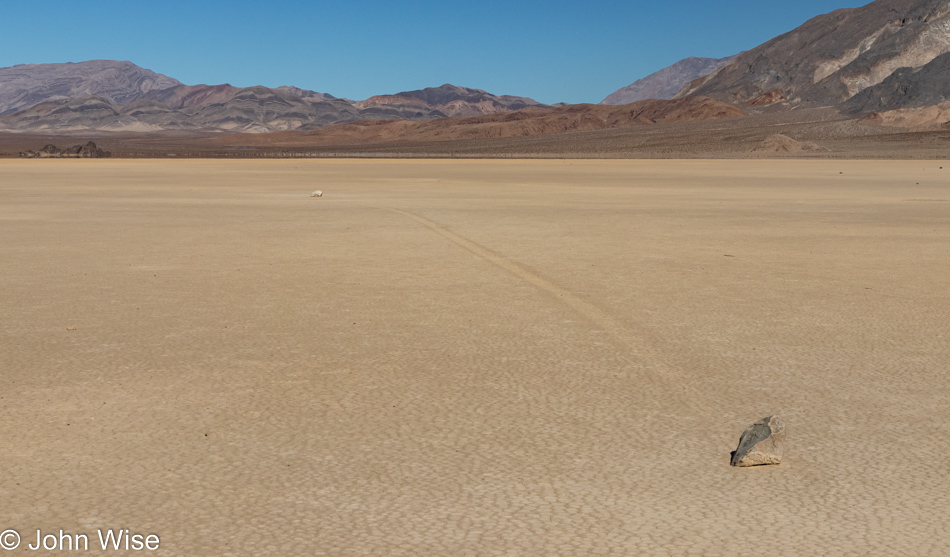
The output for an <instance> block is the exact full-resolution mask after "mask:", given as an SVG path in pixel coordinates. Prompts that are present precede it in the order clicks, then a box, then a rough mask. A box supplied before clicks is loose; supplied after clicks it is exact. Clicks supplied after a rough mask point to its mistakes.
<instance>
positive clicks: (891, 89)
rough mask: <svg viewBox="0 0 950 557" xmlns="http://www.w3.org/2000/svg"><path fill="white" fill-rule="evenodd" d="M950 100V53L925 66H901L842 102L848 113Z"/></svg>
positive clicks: (844, 109)
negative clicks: (882, 79) (880, 80)
mask: <svg viewBox="0 0 950 557" xmlns="http://www.w3.org/2000/svg"><path fill="white" fill-rule="evenodd" d="M947 101H950V52H948V53H945V54H941V55H940V56H938V57H936V58H934V59H933V60H932V61H931V62H930V63H929V64H926V65H925V66H923V67H922V68H919V69H914V68H900V69H898V70H897V71H895V72H894V73H892V74H891V75H889V76H888V77H887V79H885V80H884V81H882V82H881V83H878V84H877V85H874V86H873V87H868V88H867V89H864V90H863V91H861V92H860V93H858V94H857V95H855V96H853V97H851V98H850V99H848V100H847V101H845V102H844V103H843V104H842V105H841V109H842V111H843V112H845V113H847V114H862V113H868V112H883V111H887V110H893V109H895V108H919V107H924V106H933V105H937V104H941V103H944V102H947Z"/></svg>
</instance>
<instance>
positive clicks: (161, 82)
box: [0, 60, 181, 114]
mask: <svg viewBox="0 0 950 557" xmlns="http://www.w3.org/2000/svg"><path fill="white" fill-rule="evenodd" d="M177 85H181V82H179V81H178V80H177V79H172V78H170V77H168V76H165V75H162V74H158V73H155V72H153V71H150V70H146V69H144V68H140V67H138V66H136V65H135V64H133V63H132V62H119V61H115V60H90V61H88V62H78V63H75V64H73V63H68V64H21V65H18V66H13V67H10V68H0V114H7V113H10V112H15V111H17V110H22V109H24V108H29V107H31V106H35V105H37V104H39V103H41V102H44V101H50V100H58V99H75V98H79V97H86V96H91V95H92V96H98V97H101V98H103V99H105V100H106V101H107V102H110V103H114V104H126V103H129V102H132V101H134V100H136V99H138V98H141V97H142V96H144V95H145V94H147V93H149V92H151V91H157V90H161V89H168V88H169V87H175V86H177Z"/></svg>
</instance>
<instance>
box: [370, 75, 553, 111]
mask: <svg viewBox="0 0 950 557" xmlns="http://www.w3.org/2000/svg"><path fill="white" fill-rule="evenodd" d="M353 104H354V106H356V107H357V108H359V109H361V110H363V111H366V112H365V113H367V114H377V115H379V116H390V117H393V118H404V117H405V115H407V114H408V115H412V116H413V117H409V118H406V119H430V118H445V117H446V116H476V115H479V114H495V113H496V112H510V111H512V110H521V109H522V108H547V106H548V105H546V104H541V103H539V102H538V101H536V100H534V99H529V98H527V97H514V96H511V95H500V96H499V95H493V94H491V93H488V92H486V91H482V90H481V89H469V88H468V87H458V86H456V85H450V84H448V83H446V84H445V85H442V86H440V87H427V88H425V89H419V90H416V91H405V92H402V93H396V94H395V95H378V96H375V97H370V98H368V99H366V100H365V101H359V102H356V103H353ZM426 111H428V112H429V115H428V116H423V114H424V113H425V112H426Z"/></svg>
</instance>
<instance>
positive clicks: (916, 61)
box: [0, 0, 950, 135]
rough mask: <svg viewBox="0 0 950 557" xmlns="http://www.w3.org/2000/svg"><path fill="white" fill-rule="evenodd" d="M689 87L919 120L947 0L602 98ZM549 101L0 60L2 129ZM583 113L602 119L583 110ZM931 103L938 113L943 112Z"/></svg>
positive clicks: (944, 46)
mask: <svg viewBox="0 0 950 557" xmlns="http://www.w3.org/2000/svg"><path fill="white" fill-rule="evenodd" d="M696 96H698V97H702V98H705V99H714V100H716V101H718V102H722V103H727V104H731V105H733V106H736V107H737V108H739V110H740V111H741V112H742V113H745V112H746V111H752V112H756V111H775V110H792V109H810V108H818V107H835V109H836V110H838V111H839V112H840V114H841V115H842V116H843V117H847V118H862V117H865V116H866V115H869V114H872V113H873V114H876V115H878V116H875V118H877V120H876V121H878V122H887V121H889V120H888V118H889V117H888V116H887V114H888V113H894V114H897V113H896V112H894V111H901V112H900V115H901V118H902V119H904V120H907V118H908V116H907V114H908V112H907V111H915V110H916V111H918V116H915V118H916V120H914V121H917V120H919V119H920V116H919V114H931V113H933V112H934V111H933V110H929V109H928V107H934V106H938V105H943V104H945V103H948V102H950V2H947V0H876V1H874V2H871V3H870V4H867V5H865V6H862V7H859V8H848V9H841V10H836V11H833V12H831V13H828V14H823V15H819V16H817V17H814V18H812V19H811V20H809V21H807V22H805V23H804V24H802V25H801V26H799V27H798V28H796V29H794V30H792V31H789V32H788V33H784V34H782V35H780V36H778V37H775V38H774V39H772V40H770V41H767V42H765V43H763V44H761V45H759V46H757V47H755V48H752V49H750V50H748V51H746V52H743V53H740V54H738V55H735V56H729V57H726V58H718V59H715V58H696V57H690V58H686V59H684V60H681V61H679V62H677V63H675V64H673V65H671V66H669V67H667V68H664V69H662V70H660V71H658V72H655V73H653V74H651V75H649V76H646V77H644V78H641V79H638V80H636V81H634V82H633V83H632V84H630V85H628V86H626V87H623V88H621V89H619V90H617V91H615V92H614V93H612V94H610V95H608V96H607V97H606V98H605V99H604V100H603V101H601V104H603V105H627V104H629V103H632V102H638V101H643V100H645V99H660V100H665V99H671V100H678V99H685V98H691V97H696ZM704 102H706V101H704ZM577 106H590V105H577ZM657 106H659V105H657ZM671 106H673V105H671ZM560 108H564V107H561V106H560V105H555V106H553V107H552V106H548V105H545V104H542V103H539V102H537V101H535V100H533V99H530V98H527V97H521V96H512V95H494V94H491V93H488V92H486V91H483V90H480V89H472V88H466V87H458V86H455V85H450V84H445V85H442V86H439V87H429V88H425V89H418V90H414V91H404V92H400V93H395V94H389V95H377V96H372V97H370V98H368V99H365V100H361V101H351V100H348V99H341V98H337V97H334V96H332V95H330V94H327V93H319V92H316V91H310V90H306V89H300V88H297V87H292V86H284V87H277V88H268V87H263V86H255V87H234V86H232V85H228V84H222V85H185V84H182V83H181V82H179V81H178V80H176V79H174V78H171V77H168V76H165V75H162V74H158V73H155V72H153V71H150V70H147V69H144V68H141V67H139V66H136V65H135V64H133V63H131V62H119V61H110V60H93V61H88V62H79V63H69V64H35V65H18V66H13V67H10V68H0V130H4V131H14V132H27V131H28V132H41V133H82V132H86V131H90V130H95V131H102V132H155V131H174V132H232V133H238V132H275V131H289V130H296V131H303V132H307V131H311V130H316V129H319V128H323V127H325V126H328V125H332V124H348V123H354V122H359V121H375V120H386V121H388V120H402V121H428V120H439V119H445V118H453V117H455V118H457V117H482V116H490V115H494V114H500V113H508V112H512V111H521V110H542V111H548V112H547V113H546V114H547V115H548V116H550V120H552V121H555V120H558V119H563V115H564V114H565V113H564V112H563V111H561V112H559V109H560ZM945 108H946V107H945ZM924 109H928V110H924ZM581 112H585V113H587V114H588V115H595V114H597V116H596V117H595V119H603V118H602V116H603V115H599V113H598V112H596V111H593V110H592V109H588V108H585V109H583V110H582V111H581ZM727 112H729V111H724V110H718V109H716V110H711V111H708V114H709V115H710V116H709V117H720V116H716V115H723V114H726V113H727ZM937 112H939V113H940V114H942V115H943V116H940V117H941V118H945V113H946V111H945V110H944V109H941V111H937ZM704 113H705V112H704ZM732 115H735V114H732ZM546 117H547V116H546ZM531 119H532V120H533V119H534V117H532V118H531ZM925 119H926V118H925ZM608 120H609V118H608ZM871 120H874V119H873V118H872V119H871ZM452 121H453V122H458V120H452ZM604 121H606V120H604ZM869 121H870V120H869ZM578 125H579V124H578ZM560 127H561V126H559V125H553V126H552V125H547V124H546V125H544V126H541V128H544V129H560ZM568 127H569V126H568ZM364 128H365V129H364ZM384 128H385V127H384ZM384 128H374V127H372V126H369V127H367V126H363V128H360V130H362V131H361V133H363V132H365V131H366V130H368V129H374V130H375V129H384ZM386 129H389V128H386ZM387 133H388V132H387ZM364 135H365V134H364Z"/></svg>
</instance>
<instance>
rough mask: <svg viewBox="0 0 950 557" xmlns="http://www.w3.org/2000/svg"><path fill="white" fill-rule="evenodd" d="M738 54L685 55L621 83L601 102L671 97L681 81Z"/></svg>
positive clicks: (725, 61) (612, 102) (717, 65)
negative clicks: (623, 84)
mask: <svg viewBox="0 0 950 557" xmlns="http://www.w3.org/2000/svg"><path fill="white" fill-rule="evenodd" d="M736 56H738V55H737V54H735V55H732V56H727V57H725V58H696V57H694V56H691V57H689V58H684V59H683V60H680V61H679V62H677V63H675V64H673V65H672V66H667V67H665V68H663V69H662V70H659V71H657V72H654V73H651V74H650V75H648V76H646V77H644V78H641V79H638V80H636V81H634V82H633V83H631V84H630V85H627V86H626V87H621V88H620V89H617V90H616V91H614V92H613V93H611V94H609V95H607V98H605V99H604V100H602V101H600V104H611V105H619V104H629V103H632V102H636V101H642V100H646V99H671V98H673V95H675V94H676V93H677V92H679V90H680V89H682V88H683V86H684V85H686V84H687V83H689V82H690V81H693V80H694V79H696V78H697V77H703V76H706V75H709V74H710V73H712V72H714V71H716V70H718V69H719V68H721V67H723V66H725V65H726V64H728V63H729V62H731V61H732V60H733V59H734V58H735V57H736Z"/></svg>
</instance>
